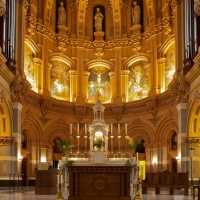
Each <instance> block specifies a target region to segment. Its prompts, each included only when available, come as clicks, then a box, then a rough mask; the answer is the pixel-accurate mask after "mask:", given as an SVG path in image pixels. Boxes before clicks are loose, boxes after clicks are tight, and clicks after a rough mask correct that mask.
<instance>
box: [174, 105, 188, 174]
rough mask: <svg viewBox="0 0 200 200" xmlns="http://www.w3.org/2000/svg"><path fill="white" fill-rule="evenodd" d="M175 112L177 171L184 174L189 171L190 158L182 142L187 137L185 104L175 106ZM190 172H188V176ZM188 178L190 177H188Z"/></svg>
mask: <svg viewBox="0 0 200 200" xmlns="http://www.w3.org/2000/svg"><path fill="white" fill-rule="evenodd" d="M176 109H177V112H178V133H177V137H178V142H177V151H178V157H179V158H180V166H179V167H180V168H179V169H178V172H186V171H187V170H188V169H190V164H191V163H190V158H189V150H188V148H186V147H185V144H184V142H183V138H184V137H186V136H187V133H186V131H187V127H186V124H187V103H179V104H178V105H177V106H176ZM190 173H191V171H190V170H189V174H190ZM189 177H191V176H190V175H189Z"/></svg>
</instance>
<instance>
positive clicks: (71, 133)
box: [70, 124, 72, 135]
mask: <svg viewBox="0 0 200 200" xmlns="http://www.w3.org/2000/svg"><path fill="white" fill-rule="evenodd" d="M70 135H72V124H70Z"/></svg>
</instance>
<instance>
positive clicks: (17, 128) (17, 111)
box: [12, 102, 22, 174]
mask: <svg viewBox="0 0 200 200" xmlns="http://www.w3.org/2000/svg"><path fill="white" fill-rule="evenodd" d="M12 109H13V119H12V121H13V133H12V136H13V137H15V139H16V143H15V144H14V151H13V157H14V158H16V159H14V160H15V161H14V163H13V164H14V166H16V170H15V172H14V173H15V174H18V173H21V169H20V168H21V163H20V162H18V161H19V159H20V158H21V148H22V145H21V116H22V114H21V113H22V105H21V104H20V103H18V102H13V103H12Z"/></svg>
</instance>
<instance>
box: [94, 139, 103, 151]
mask: <svg viewBox="0 0 200 200" xmlns="http://www.w3.org/2000/svg"><path fill="white" fill-rule="evenodd" d="M93 147H96V149H97V150H98V151H100V150H102V149H103V148H104V147H105V141H104V140H102V139H101V138H97V139H96V140H95V141H94V143H93Z"/></svg>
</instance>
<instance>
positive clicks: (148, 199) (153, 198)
mask: <svg viewBox="0 0 200 200" xmlns="http://www.w3.org/2000/svg"><path fill="white" fill-rule="evenodd" d="M167 193H168V191H167V190H165V189H163V190H161V194H160V195H155V194H154V191H152V190H150V191H148V194H145V195H144V194H143V195H142V200H193V198H192V196H191V195H188V196H184V195H183V191H180V190H179V191H175V195H168V194H167ZM56 197H57V195H35V191H34V187H24V188H23V191H22V190H19V191H18V190H17V189H16V190H15V192H13V191H10V192H9V190H5V189H2V188H1V190H0V199H2V200H25V199H26V200H40V199H41V200H55V199H56ZM63 198H64V199H65V200H67V191H64V190H63ZM195 200H198V198H197V197H195Z"/></svg>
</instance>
